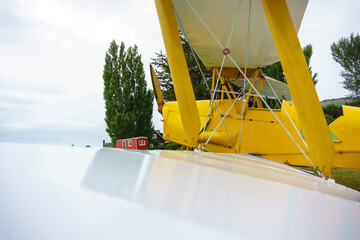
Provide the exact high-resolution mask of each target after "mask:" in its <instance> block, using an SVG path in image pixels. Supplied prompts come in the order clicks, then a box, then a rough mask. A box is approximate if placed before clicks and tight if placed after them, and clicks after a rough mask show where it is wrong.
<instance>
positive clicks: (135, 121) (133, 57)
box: [103, 41, 153, 143]
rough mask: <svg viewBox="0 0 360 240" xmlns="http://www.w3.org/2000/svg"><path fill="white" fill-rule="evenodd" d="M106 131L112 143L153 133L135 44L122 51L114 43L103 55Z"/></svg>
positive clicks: (149, 98)
mask: <svg viewBox="0 0 360 240" xmlns="http://www.w3.org/2000/svg"><path fill="white" fill-rule="evenodd" d="M103 79H104V100H105V109H106V112H105V122H106V125H107V128H106V131H107V132H108V133H109V136H110V138H111V140H112V142H113V143H115V142H116V140H118V139H123V138H130V137H137V136H145V137H147V138H148V139H149V140H151V136H152V133H153V125H152V121H151V119H152V108H153V93H152V91H151V90H148V89H147V84H146V80H145V72H144V67H143V63H142V61H141V55H139V53H138V48H137V46H136V45H134V46H133V47H129V48H128V49H127V50H126V51H125V44H124V43H123V42H121V44H120V47H119V46H118V45H117V44H116V42H115V41H112V42H111V43H110V47H109V50H108V52H107V53H106V56H105V66H104V72H103Z"/></svg>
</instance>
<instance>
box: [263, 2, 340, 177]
mask: <svg viewBox="0 0 360 240" xmlns="http://www.w3.org/2000/svg"><path fill="white" fill-rule="evenodd" d="M262 4H263V7H264V10H265V14H266V17H267V20H268V23H269V26H270V30H271V33H272V36H273V39H274V42H275V46H276V49H277V52H278V54H279V57H280V61H281V65H282V67H283V69H284V74H285V77H286V80H287V83H288V86H289V89H290V92H291V96H292V99H293V101H294V104H295V106H296V112H297V115H298V117H299V120H300V124H301V127H302V129H303V131H304V135H305V140H306V143H307V145H308V147H309V153H310V159H311V160H312V162H313V163H314V165H315V166H317V167H319V169H320V170H321V171H322V172H323V174H324V175H325V177H330V176H331V165H332V162H333V160H334V144H333V143H332V140H331V136H330V132H329V129H328V127H327V124H326V120H325V117H324V113H323V111H322V108H321V105H320V102H319V98H318V96H317V93H316V91H315V87H314V83H313V81H312V78H311V75H310V72H309V68H308V66H307V64H306V61H305V57H304V54H303V51H302V48H301V45H300V42H299V39H298V37H297V33H296V29H295V27H294V24H293V22H292V19H291V15H290V12H289V9H288V7H287V4H286V1H285V0H275V1H274V0H262Z"/></svg>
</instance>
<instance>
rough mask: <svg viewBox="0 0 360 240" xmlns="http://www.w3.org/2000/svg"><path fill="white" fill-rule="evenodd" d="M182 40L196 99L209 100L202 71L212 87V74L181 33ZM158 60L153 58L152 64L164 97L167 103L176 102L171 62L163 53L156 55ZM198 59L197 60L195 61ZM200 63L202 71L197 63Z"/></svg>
mask: <svg viewBox="0 0 360 240" xmlns="http://www.w3.org/2000/svg"><path fill="white" fill-rule="evenodd" d="M180 39H181V43H182V46H183V49H184V54H185V58H186V63H187V66H188V68H189V74H190V78H191V82H192V86H193V89H194V94H195V98H196V99H197V100H201V99H209V98H210V93H209V89H207V86H206V84H205V83H204V80H203V77H202V75H201V72H200V69H201V70H202V72H203V73H204V76H205V79H206V81H207V83H208V86H209V87H210V86H211V79H212V73H211V72H210V71H209V69H208V68H207V67H205V65H204V64H203V63H202V62H201V61H200V59H199V57H198V56H197V55H196V54H195V56H194V54H193V52H192V51H191V47H190V44H189V43H188V41H187V40H186V38H185V36H184V35H183V34H182V33H181V32H180ZM155 54H156V58H152V59H151V60H152V62H151V64H152V65H153V66H154V68H155V71H156V75H157V77H158V79H159V83H160V86H161V90H162V92H163V95H164V99H165V100H167V101H175V100H176V97H175V92H174V86H173V82H172V78H171V74H170V68H169V62H168V60H167V56H166V54H164V53H163V52H162V51H160V53H155ZM195 58H196V59H195ZM196 60H197V61H198V63H199V65H200V69H199V67H198V65H197V63H196Z"/></svg>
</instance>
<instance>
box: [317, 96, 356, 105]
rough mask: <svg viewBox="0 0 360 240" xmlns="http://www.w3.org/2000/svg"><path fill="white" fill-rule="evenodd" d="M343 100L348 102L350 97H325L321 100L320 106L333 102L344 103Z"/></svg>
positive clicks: (336, 103)
mask: <svg viewBox="0 0 360 240" xmlns="http://www.w3.org/2000/svg"><path fill="white" fill-rule="evenodd" d="M345 102H350V98H332V99H325V100H323V101H321V102H320V103H321V106H326V105H329V104H332V103H333V104H335V105H338V106H340V105H344V104H345Z"/></svg>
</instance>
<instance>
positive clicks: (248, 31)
mask: <svg viewBox="0 0 360 240" xmlns="http://www.w3.org/2000/svg"><path fill="white" fill-rule="evenodd" d="M250 17H251V0H250V2H249V18H248V26H247V27H248V30H247V36H246V55H245V75H246V71H247V60H248V51H249V35H250V19H251V18H250ZM254 74H255V72H254ZM245 89H246V81H244V87H243V91H244V93H245ZM244 103H246V102H244V100H243V101H242V106H241V123H240V138H239V152H240V149H241V142H242V141H241V137H242V130H243V121H244V107H245V106H244Z"/></svg>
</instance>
